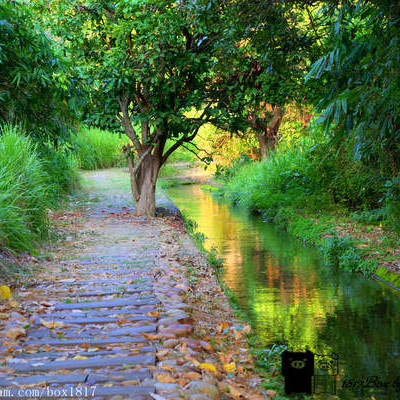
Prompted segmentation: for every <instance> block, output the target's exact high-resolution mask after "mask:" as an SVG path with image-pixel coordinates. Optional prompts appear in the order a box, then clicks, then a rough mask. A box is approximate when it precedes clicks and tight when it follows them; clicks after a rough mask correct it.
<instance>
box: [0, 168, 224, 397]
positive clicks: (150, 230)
mask: <svg viewBox="0 0 400 400" xmlns="http://www.w3.org/2000/svg"><path fill="white" fill-rule="evenodd" d="M107 176H108V175H107V174H106V173H103V172H98V173H95V174H92V175H91V179H92V183H93V182H94V183H93V184H94V187H92V197H93V196H94V197H95V196H98V198H99V199H100V201H99V202H97V203H93V204H92V205H90V207H87V206H86V208H85V209H83V210H80V211H71V212H69V213H65V214H64V215H58V216H57V219H58V220H59V221H61V222H62V221H64V222H65V225H66V226H67V227H68V230H69V232H70V234H71V235H73V236H72V237H68V238H67V242H66V243H65V244H64V245H63V247H61V248H59V249H58V254H57V255H56V256H55V258H54V260H53V261H49V262H47V263H46V264H45V265H44V266H43V269H42V272H38V275H37V277H36V280H35V282H32V285H31V286H30V287H27V288H25V289H21V290H20V291H19V293H18V298H17V301H18V307H17V310H14V312H13V313H12V314H11V318H10V321H8V322H9V324H8V323H6V324H4V326H3V336H5V338H6V340H5V341H4V340H3V342H2V343H1V338H0V350H2V354H6V355H5V356H4V360H3V361H2V363H1V366H0V399H1V398H2V397H6V396H7V397H11V396H12V397H15V398H18V397H19V398H23V397H25V398H82V399H88V398H90V399H103V398H108V399H109V398H111V399H113V400H122V399H134V400H143V399H156V400H163V399H176V400H179V399H189V398H190V399H192V400H210V399H211V400H214V399H219V398H221V394H220V392H219V390H218V388H217V384H216V382H215V380H213V378H212V376H211V377H210V376H208V377H207V374H203V375H204V376H202V375H201V374H199V369H198V368H195V367H196V366H197V367H198V365H199V363H198V362H196V360H194V359H193V357H192V356H193V355H195V354H196V351H195V350H192V349H196V350H199V348H200V349H201V347H202V346H203V347H204V349H205V350H207V351H212V348H210V344H208V343H201V342H198V341H197V342H196V341H195V340H193V339H190V338H188V336H189V334H190V333H191V331H192V330H193V327H192V320H191V318H190V317H189V315H188V310H190V308H191V305H190V304H187V303H185V301H186V300H185V299H186V295H187V292H188V290H189V284H188V282H187V280H186V278H185V272H184V270H183V268H184V267H183V266H182V265H181V263H179V244H178V238H177V237H176V235H177V233H174V230H173V229H171V227H170V226H168V225H167V224H165V222H163V220H162V219H160V218H155V219H147V218H144V217H135V216H133V213H132V211H133V208H132V207H131V206H129V203H130V195H129V192H128V191H126V189H124V190H122V189H121V188H120V187H119V185H117V184H116V185H114V186H113V183H112V182H107ZM89 187H90V185H89ZM180 256H182V254H181V255H180ZM18 321H20V322H18ZM15 324H17V325H16V326H15ZM18 324H19V325H18ZM14 332H17V333H16V334H14ZM182 343H183V344H184V346H183V347H181V348H179V355H180V360H177V357H176V352H175V354H174V355H173V354H172V352H171V355H170V350H169V349H172V348H173V347H177V346H180V345H182ZM205 361H206V362H207V359H206V360H205ZM177 369H179V371H180V372H182V374H183V375H182V374H181V375H179V376H180V377H181V379H180V380H178V381H177V379H175V378H172V373H173V372H175V371H176V370H177ZM196 371H197V372H196ZM211 375H212V374H211ZM182 376H184V378H182ZM188 383H190V385H191V388H188V386H187V384H188ZM190 385H189V386H190ZM21 390H22V391H21ZM37 390H40V392H38V391H37ZM1 393H2V394H3V396H1ZM4 395H5V396H4ZM35 395H36V396H35ZM222 398H225V397H222ZM226 398H229V397H226Z"/></svg>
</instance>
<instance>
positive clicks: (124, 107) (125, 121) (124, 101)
mask: <svg viewBox="0 0 400 400" xmlns="http://www.w3.org/2000/svg"><path fill="white" fill-rule="evenodd" d="M117 100H118V103H119V106H120V107H121V111H122V118H120V120H121V123H122V126H123V128H124V131H125V133H126V135H127V136H128V137H129V139H131V141H132V143H133V144H134V146H135V150H136V151H137V152H138V153H139V152H140V151H142V150H143V146H142V144H141V143H140V141H139V139H138V137H137V135H136V132H135V130H134V129H133V127H132V123H131V119H130V118H129V113H128V106H129V103H130V99H129V97H128V96H127V95H124V97H123V98H121V97H120V96H117Z"/></svg>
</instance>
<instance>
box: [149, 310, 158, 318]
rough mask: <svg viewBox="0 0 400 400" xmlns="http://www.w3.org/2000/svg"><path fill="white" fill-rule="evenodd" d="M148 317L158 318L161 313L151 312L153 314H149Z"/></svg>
mask: <svg viewBox="0 0 400 400" xmlns="http://www.w3.org/2000/svg"><path fill="white" fill-rule="evenodd" d="M147 315H149V316H150V317H158V316H159V315H160V312H158V311H151V312H148V313H147Z"/></svg>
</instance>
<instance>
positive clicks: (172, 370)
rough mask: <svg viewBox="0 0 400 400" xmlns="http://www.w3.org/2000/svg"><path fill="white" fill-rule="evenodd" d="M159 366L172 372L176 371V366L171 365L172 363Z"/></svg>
mask: <svg viewBox="0 0 400 400" xmlns="http://www.w3.org/2000/svg"><path fill="white" fill-rule="evenodd" d="M159 368H161V369H163V370H165V371H171V372H175V368H174V367H171V366H170V365H160V366H159Z"/></svg>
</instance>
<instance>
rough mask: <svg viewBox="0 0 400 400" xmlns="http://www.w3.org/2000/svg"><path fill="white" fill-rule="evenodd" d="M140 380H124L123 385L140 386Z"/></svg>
mask: <svg viewBox="0 0 400 400" xmlns="http://www.w3.org/2000/svg"><path fill="white" fill-rule="evenodd" d="M138 385H140V382H139V381H138V380H130V381H123V382H122V386H138Z"/></svg>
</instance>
